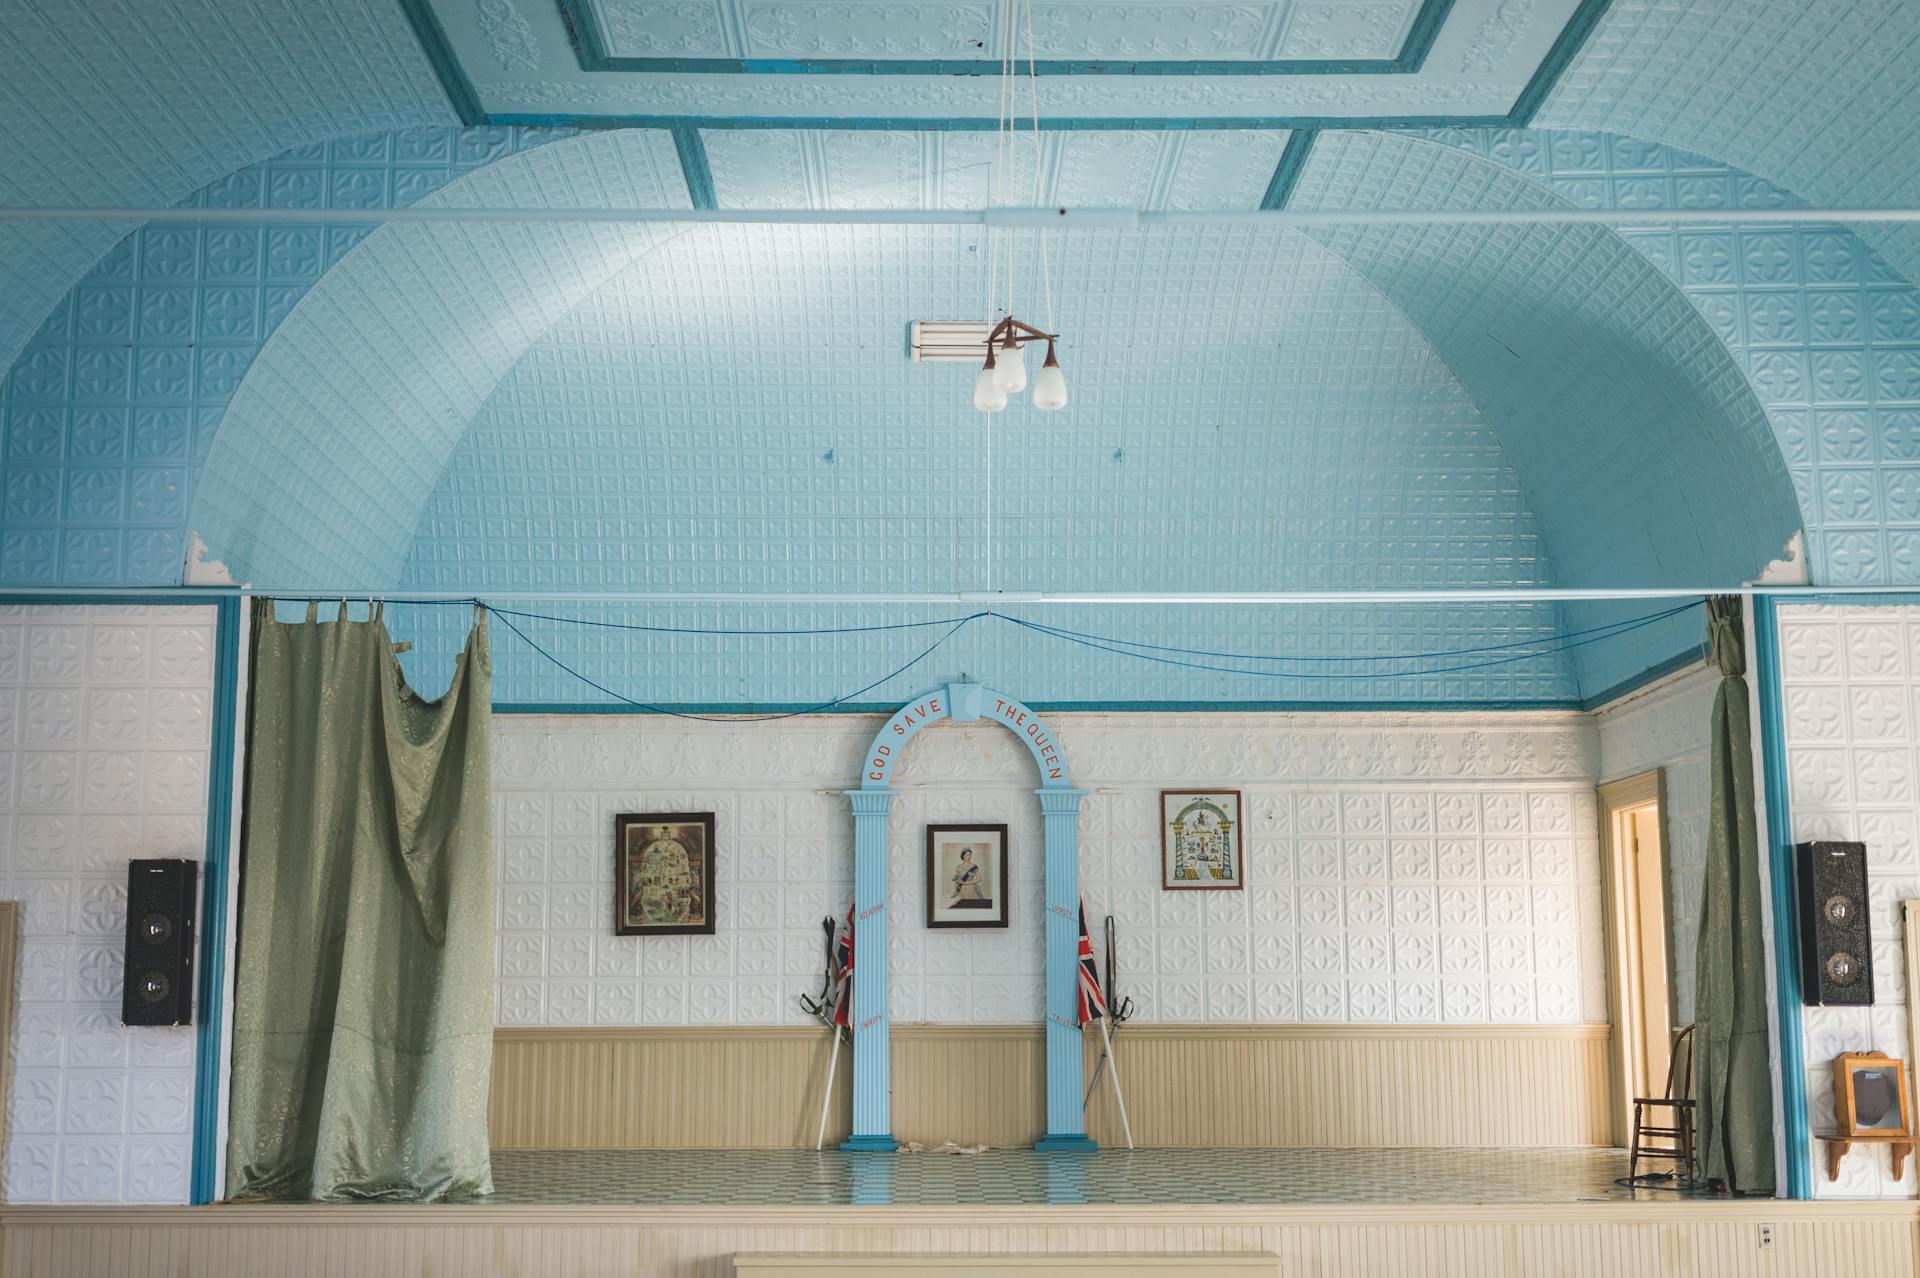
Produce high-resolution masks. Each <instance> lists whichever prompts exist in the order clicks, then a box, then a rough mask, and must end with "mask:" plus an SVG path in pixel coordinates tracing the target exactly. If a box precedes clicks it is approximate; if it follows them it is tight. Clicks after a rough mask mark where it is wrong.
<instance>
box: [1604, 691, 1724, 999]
mask: <svg viewBox="0 0 1920 1278" xmlns="http://www.w3.org/2000/svg"><path fill="white" fill-rule="evenodd" d="M1719 687H1720V674H1719V672H1718V671H1717V670H1710V669H1708V668H1707V667H1706V666H1704V665H1703V666H1697V667H1694V668H1692V669H1689V670H1687V671H1686V672H1685V673H1682V674H1677V675H1674V676H1672V677H1671V678H1668V679H1663V680H1661V681H1660V682H1658V683H1656V684H1653V685H1652V686H1650V687H1648V688H1645V689H1642V690H1641V691H1639V692H1635V693H1632V694H1630V695H1628V696H1625V697H1622V698H1621V699H1620V700H1618V701H1615V702H1612V703H1610V704H1608V705H1606V706H1602V707H1601V708H1600V709H1598V710H1596V711H1595V712H1594V715H1593V721H1594V723H1595V725H1596V726H1597V727H1598V728H1599V729H1600V780H1601V781H1603V782H1606V781H1619V780H1621V779H1623V778H1625V777H1631V776H1638V775H1639V774H1640V773H1642V772H1647V771H1650V770H1651V769H1654V768H1660V769H1662V770H1663V771H1664V773H1665V779H1666V795H1665V803H1664V805H1663V809H1662V812H1661V815H1662V817H1663V818H1664V820H1665V822H1666V836H1667V841H1666V846H1665V847H1664V848H1663V849H1662V851H1663V853H1664V854H1665V857H1666V864H1667V962H1668V967H1669V970H1670V971H1671V972H1672V974H1673V992H1674V1005H1673V1022H1674V1024H1676V1025H1685V1024H1687V1023H1688V1022H1690V1021H1692V1020H1693V981H1694V973H1695V971H1696V970H1697V968H1698V959H1699V943H1700V894H1701V890H1702V887H1703V886H1704V883H1705V876H1706V858H1707V802H1708V800H1709V799H1710V798H1711V797H1712V796H1711V785H1712V779H1713V778H1712V776H1711V775H1710V773H1709V772H1708V770H1707V769H1708V762H1709V759H1710V757H1711V754H1712V745H1713V740H1712V729H1713V698H1714V694H1715V692H1717V691H1718V690H1719Z"/></svg>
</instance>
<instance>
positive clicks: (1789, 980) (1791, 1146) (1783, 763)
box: [1753, 596, 1813, 1199]
mask: <svg viewBox="0 0 1920 1278" xmlns="http://www.w3.org/2000/svg"><path fill="white" fill-rule="evenodd" d="M1753 646H1754V676H1755V678H1756V679H1757V680H1758V682H1759V701H1760V760H1761V775H1762V777H1763V778H1764V782H1765V800H1766V805H1767V852H1768V857H1767V868H1768V882H1769V886H1770V887H1771V889H1772V896H1773V991H1774V1019H1775V1021H1776V1022H1777V1027H1778V1029H1779V1033H1780V1057H1779V1067H1780V1127H1781V1132H1782V1133H1783V1136H1784V1143H1783V1149H1784V1153H1785V1158H1786V1163H1787V1165H1786V1167H1784V1168H1783V1169H1781V1170H1782V1171H1783V1172H1784V1176H1783V1177H1782V1179H1783V1181H1784V1184H1785V1187H1786V1197H1788V1198H1798V1199H1805V1198H1811V1197H1813V1174H1812V1165H1811V1163H1810V1161H1809V1158H1810V1150H1809V1148H1808V1147H1809V1144H1810V1142H1809V1139H1808V1135H1807V1068H1806V1040H1805V1037H1804V1032H1803V1030H1802V1028H1801V1020H1800V1000H1801V992H1800V920H1799V914H1798V910H1797V906H1796V902H1795V897H1796V895H1797V892H1796V887H1795V883H1794V867H1793V814H1792V811H1791V809H1790V807H1789V803H1788V797H1787V794H1788V792H1787V747H1786V731H1785V728H1784V725H1783V721H1782V714H1781V689H1780V620H1779V608H1778V604H1777V603H1776V602H1775V601H1774V600H1773V599H1772V598H1770V597H1765V596H1762V597H1759V598H1756V599H1754V601H1753Z"/></svg>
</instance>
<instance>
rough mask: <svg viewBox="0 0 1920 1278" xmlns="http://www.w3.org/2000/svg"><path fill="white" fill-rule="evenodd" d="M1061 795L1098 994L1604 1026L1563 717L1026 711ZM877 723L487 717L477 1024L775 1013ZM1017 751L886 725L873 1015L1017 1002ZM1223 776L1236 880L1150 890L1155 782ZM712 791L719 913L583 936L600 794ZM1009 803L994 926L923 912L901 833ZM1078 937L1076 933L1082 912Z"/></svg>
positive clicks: (812, 930) (844, 836)
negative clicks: (493, 970) (1113, 968)
mask: <svg viewBox="0 0 1920 1278" xmlns="http://www.w3.org/2000/svg"><path fill="white" fill-rule="evenodd" d="M1048 721H1049V723H1050V724H1051V725H1052V726H1053V728H1054V729H1055V732H1056V735H1057V737H1058V739H1059V741H1060V742H1061V746H1062V749H1063V752H1064V754H1065V757H1066V761H1067V765H1068V767H1069V769H1070V770H1071V773H1072V777H1073V780H1074V782H1075V784H1076V785H1079V786H1080V787H1082V788H1084V789H1085V790H1087V791H1088V794H1087V798H1086V800H1085V803H1084V806H1083V809H1082V814H1081V820H1080V848H1081V851H1080V858H1081V876H1082V884H1083V889H1084V892H1085V896H1086V902H1087V913H1088V918H1089V923H1090V926H1091V927H1092V929H1093V930H1094V931H1095V932H1096V934H1097V933H1098V931H1099V927H1100V920H1101V919H1102V918H1103V917H1104V916H1105V915H1106V914H1107V913H1109V912H1111V913H1113V914H1114V915H1116V916H1117V918H1118V920H1119V928H1120V944H1119V960H1120V971H1121V975H1120V983H1121V987H1122V993H1123V994H1125V995H1128V996H1130V997H1132V998H1133V1000H1134V1004H1135V1014H1136V1015H1137V1016H1139V1017H1140V1018H1142V1019H1143V1020H1147V1021H1159V1022H1173V1023H1240V1022H1251V1021H1264V1022H1294V1021H1317V1022H1328V1023H1341V1022H1405V1023H1437V1022H1447V1023H1461V1024H1478V1023H1489V1022H1497V1023H1509V1024H1540V1023H1553V1024H1560V1023H1581V1022H1597V1021H1604V1020H1605V1019H1606V988H1605V975H1604V970H1603V956H1602V948H1601V935H1600V885H1599V866H1598V859H1599V858H1598V845H1597V837H1596V832H1595V824H1594V797H1593V784H1594V778H1595V776H1596V767H1597V763H1598V757H1597V749H1596V736H1595V733H1594V730H1593V728H1592V726H1591V724H1590V722H1589V721H1588V720H1587V718H1586V717H1585V716H1583V715H1578V714H1570V713H1568V714H1546V713H1540V714H1481V715H1460V714H1422V715H1365V714H1319V715H1280V714H1266V715H1242V714H1151V715H1149V714H1093V713H1075V714H1058V715H1049V716H1048ZM881 722H882V720H881V719H879V718H877V717H869V716H816V717H811V718H802V719H794V720H788V721H784V722H781V723H778V724H771V725H769V724H747V723H733V724H729V723H714V724H695V723H685V722H679V721H669V720H665V719H661V718H655V717H646V716H581V715H560V716H519V715H515V716H498V717H496V719H495V720H494V734H495V735H494V775H495V786H496V792H495V802H496V803H497V804H498V805H499V810H498V821H497V824H496V831H497V838H498V840H499V854H500V862H499V893H500V913H499V919H500V927H501V931H500V935H499V963H500V998H499V1013H498V1014H499V1020H500V1023H501V1024H503V1025H574V1026H579V1025H601V1026H619V1025H690V1024H691V1025H699V1024H710V1025H730V1024H739V1025H762V1024H767V1023H780V1022H787V1023H793V1022H799V1021H802V1020H804V1019H805V1018H804V1014H803V1013H802V1012H801V1010H800V1008H799V1006H798V1002H797V1000H796V997H795V996H796V995H798V994H799V993H801V992H802V991H806V992H809V993H811V992H813V991H814V990H815V989H816V988H817V987H818V984H819V974H820V967H821V961H822V948H823V947H822V935H821V929H820V920H821V918H822V917H823V916H826V915H833V916H835V917H836V918H839V917H843V916H844V915H845V913H846V909H847V904H848V900H849V898H850V895H851V890H852V870H853V867H852V823H851V819H850V817H849V815H848V806H847V800H846V799H845V798H844V797H843V796H842V795H841V793H840V791H842V790H843V789H845V788H847V787H848V786H850V785H853V784H854V783H855V782H856V780H857V778H858V776H859V761H860V757H861V752H862V751H863V750H864V749H865V748H866V746H867V744H868V742H869V741H870V740H871V737H872V734H873V732H874V731H875V730H876V729H877V728H878V727H879V726H880V724H881ZM1034 785H1035V779H1034V776H1033V764H1032V761H1031V759H1030V758H1029V756H1028V755H1027V753H1026V751H1025V750H1024V749H1023V748H1022V747H1021V746H1020V745H1019V743H1018V742H1017V741H1016V739H1015V738H1014V737H1013V736H1012V735H1011V734H1010V733H1008V732H1006V731H1005V730H1004V729H1002V728H999V727H997V726H995V725H993V724H991V723H984V722H983V723H979V724H973V725H957V724H941V725H937V726H935V727H933V728H930V729H928V730H927V731H926V732H924V733H922V734H921V735H920V736H919V737H917V738H916V739H915V740H914V742H913V744H912V745H911V746H910V747H909V749H908V751H907V753H906V755H905V758H904V764H903V767H902V770H901V772H900V774H899V776H898V777H897V778H896V786H897V788H898V790H899V797H898V798H897V799H896V800H895V802H894V807H893V819H892V824H891V830H890V837H891V844H892V854H891V864H890V866H889V883H890V892H889V902H890V907H891V910H892V917H893V921H894V927H893V931H892V934H891V953H890V954H889V956H888V959H889V964H890V967H891V970H892V988H891V992H892V1006H893V1015H894V1018H895V1020H897V1021H932V1022H954V1023H972V1024H1006V1023H1022V1022H1025V1023H1035V1022H1038V1021H1040V1020H1041V1018H1042V1001H1041V934H1042V927H1041V919H1040V909H1041V905H1040V877H1041V876H1040V871H1041V863H1040V819H1039V805H1038V803H1037V801H1036V800H1035V799H1034V797H1033V788H1034ZM1201 786H1223V787H1235V788H1238V789H1240V790H1241V791H1242V792H1243V814H1244V819H1245V821H1246V843H1245V847H1246V853H1247V864H1248V871H1247V878H1248V882H1247V887H1246V889H1245V890H1244V891H1240V892H1164V891H1162V890H1161V889H1160V886H1159V883H1160V878H1159V850H1158V847H1159V845H1158V834H1157V827H1156V822H1155V810H1156V806H1157V798H1158V794H1157V792H1158V791H1159V790H1160V789H1161V788H1163V787H1166V788H1183V787H1201ZM661 810H665V811H681V810H702V811H704V810H711V811H713V812H715V813H716V814H717V821H718V842H719V868H718V885H717V892H718V911H719V928H718V933H717V934H716V935H715V936H712V937H691V938H689V937H656V938H645V939H641V938H636V937H616V936H614V935H612V923H611V920H612V914H613V905H612V899H611V879H612V861H613V852H612V834H611V831H612V828H613V817H614V814H616V813H619V812H643V811H661ZM961 821H995V822H1000V821H1004V822H1006V823H1007V824H1008V826H1009V827H1010V841H1011V848H1012V851H1011V855H1012V877H1013V879H1014V881H1015V885H1016V886H1015V890H1014V893H1013V895H1012V898H1011V905H1012V919H1011V925H1010V926H1009V928H1008V929H1006V930H1005V931H997V930H995V931H966V932H929V931H928V930H927V929H926V928H925V927H924V925H923V920H924V918H925V908H926V907H925V898H924V887H923V883H924V878H925V870H924V860H925V852H924V848H925V842H924V840H925V834H924V827H925V825H926V824H927V823H929V822H961ZM1096 946H1097V947H1099V948H1101V949H1102V950H1103V953H1104V947H1103V946H1101V945H1100V941H1099V937H1098V936H1097V935H1096Z"/></svg>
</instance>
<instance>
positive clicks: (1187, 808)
mask: <svg viewBox="0 0 1920 1278" xmlns="http://www.w3.org/2000/svg"><path fill="white" fill-rule="evenodd" d="M1246 868H1247V867H1246V861H1245V859H1244V857H1243V856H1242V854H1241V851H1240V792H1239V791H1238V790H1162V791H1161V792H1160V886H1161V887H1162V888H1164V889H1166V890H1167V891H1170V892H1183V891H1187V892H1190V891H1196V890H1198V891H1214V892H1221V891H1237V890H1238V889H1240V888H1243V887H1245V886H1246V885H1247V874H1246Z"/></svg>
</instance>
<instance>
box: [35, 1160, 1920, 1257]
mask: <svg viewBox="0 0 1920 1278" xmlns="http://www.w3.org/2000/svg"><path fill="white" fill-rule="evenodd" d="M496 1157H497V1162H496V1167H495V1188H496V1192H495V1193H494V1195H493V1196H492V1197H491V1198H488V1199H481V1200H474V1201H470V1202H463V1203H448V1204H437V1205H431V1206H416V1205H406V1204H308V1203H266V1204H228V1205H217V1206H211V1207H198V1208H187V1207H174V1208H167V1207H92V1208H90V1207H15V1208H6V1209H0V1272H4V1273H5V1274H6V1275H7V1278H26V1276H28V1275H45V1276H46V1278H93V1276H95V1275H97V1276H99V1278H107V1276H108V1275H112V1276H113V1278H120V1276H121V1275H125V1274H130V1273H139V1272H158V1273H169V1274H173V1273H180V1274H192V1275H194V1278H226V1276H228V1275H234V1276H238V1275H254V1274H262V1273H273V1274H276V1275H286V1276H288V1278H373V1276H375V1275H383V1274H407V1275H410V1276H412V1278H439V1276H441V1275H445V1276H446V1278H453V1276H455V1275H460V1276H462V1278H464V1276H466V1275H480V1274H513V1275H548V1274H553V1275H574V1276H577V1278H601V1276H603V1275H604V1276H606V1278H613V1276H614V1275H619V1276H620V1278H634V1276H636V1275H647V1276H652V1275H663V1276H666V1278H696V1276H697V1278H730V1276H731V1275H732V1274H733V1273H734V1271H735V1270H734V1266H735V1257H736V1256H741V1255H757V1254H767V1253H780V1254H812V1255H819V1254H840V1253H848V1254H858V1255H860V1256H863V1257H869V1258H878V1257H897V1258H898V1259H897V1261H896V1262H890V1263H889V1264H888V1265H887V1266H886V1271H887V1272H897V1273H900V1274H903V1275H913V1274H916V1273H920V1272H922V1271H921V1269H920V1268H919V1266H920V1265H921V1264H922V1263H923V1259H924V1258H925V1257H926V1256H929V1255H946V1256H948V1257H950V1259H948V1260H947V1261H944V1262H942V1263H943V1264H944V1265H946V1266H947V1267H946V1268H944V1269H942V1270H940V1272H941V1273H943V1274H946V1273H955V1272H962V1271H965V1272H973V1271H972V1270H969V1269H968V1266H969V1265H970V1264H975V1263H978V1264H982V1265H984V1267H983V1268H981V1269H979V1270H978V1272H981V1273H987V1272H1009V1271H1013V1270H1016V1269H1017V1268H1018V1266H1017V1265H1015V1264H1014V1263H1013V1262H1011V1261H1007V1260H1006V1259H1005V1258H1006V1257H1009V1256H1022V1257H1041V1258H1045V1259H1047V1260H1049V1262H1050V1263H1054V1264H1057V1263H1059V1262H1060V1261H1061V1260H1062V1259H1063V1258H1066V1257H1070V1256H1075V1255H1083V1256H1084V1255H1090V1254H1094V1253H1103V1254H1109V1255H1111V1254H1118V1253H1125V1254H1128V1255H1133V1256H1155V1257H1164V1258H1166V1260H1165V1267H1164V1268H1162V1269H1159V1270H1153V1271H1151V1272H1164V1273H1178V1272H1183V1271H1182V1270H1181V1268H1180V1266H1181V1265H1183V1264H1185V1263H1188V1262H1190V1261H1192V1260H1194V1259H1200V1258H1206V1257H1210V1256H1211V1257H1221V1256H1226V1255H1230V1254H1236V1253H1238V1254H1244V1253H1248V1252H1255V1253H1267V1254H1270V1255H1271V1256H1272V1257H1273V1258H1274V1259H1273V1262H1272V1266H1271V1267H1270V1268H1269V1269H1267V1270H1265V1272H1269V1273H1272V1274H1278V1275H1286V1276H1287V1278H1294V1276H1295V1275H1313V1276H1314V1278H1388V1276H1396V1275H1414V1274H1417V1275H1422V1276H1423V1278H1426V1276H1446V1278H1482V1275H1488V1274H1502V1275H1515V1276H1516V1278H1519V1276H1524V1278H1533V1276H1534V1275H1554V1276H1556V1278H1645V1276H1647V1275H1700V1276H1702V1278H1748V1276H1749V1275H1773V1276H1777V1278H1786V1276H1789V1275H1792V1276H1798V1275H1806V1276H1807V1278H1814V1276H1815V1275H1827V1274H1837V1273H1845V1274H1848V1275H1850V1276H1853V1278H1895V1276H1896V1275H1898V1276H1902V1278H1910V1276H1911V1275H1912V1274H1914V1273H1915V1272H1916V1265H1917V1264H1920V1204H1916V1203H1913V1202H1909V1201H1887V1202H1879V1201H1867V1202H1846V1201H1826V1202H1805V1203H1788V1202H1779V1201H1773V1200H1726V1199H1718V1198H1702V1197H1694V1196H1686V1195H1678V1194H1674V1193H1670V1192H1659V1191H1645V1190H1641V1191H1631V1190H1626V1189H1623V1188H1620V1187H1619V1186H1617V1185H1615V1184H1614V1183H1613V1178H1614V1177H1615V1176H1617V1175H1620V1174H1623V1173H1624V1170H1625V1156H1624V1154H1622V1153H1621V1152H1620V1151H1617V1150H1601V1149H1585V1148H1582V1149H1516V1150H1473V1151H1450V1150H1431V1149H1428V1150H1392V1149H1386V1150H1378V1149H1376V1150H1332V1149H1273V1150H1246V1149H1235V1150H1194V1149H1186V1150H1164V1149H1162V1150H1141V1151H1137V1152H1134V1153H1128V1152H1126V1151H1124V1150H1119V1151H1115V1150H1102V1151H1100V1152H1099V1153H1096V1154H1091V1155H1085V1154H1068V1155H1059V1154H1054V1155H1042V1154H1036V1153H1035V1152H1033V1151H1031V1150H1025V1149H1008V1150H999V1151H989V1152H987V1153H985V1154H977V1155H951V1154H938V1153H920V1154H909V1153H902V1154H895V1155H875V1154H860V1155H850V1154H843V1153H840V1152H839V1151H830V1152H827V1153H822V1154H815V1153H813V1152H812V1151H800V1150H768V1151H760V1150H755V1151H712V1150H701V1151H644V1150H643V1151H609V1150H594V1151H519V1152H514V1151H501V1152H500V1153H499V1154H498V1155H497V1156H496ZM955 1254H961V1258H960V1259H959V1260H954V1259H951V1257H952V1256H954V1255H955ZM969 1257H970V1258H971V1259H969ZM916 1258H921V1259H916ZM989 1258H992V1259H991V1260H989ZM800 1263H811V1264H814V1265H815V1266H816V1267H817V1266H818V1264H819V1263H821V1262H819V1261H817V1260H816V1261H813V1262H800ZM847 1263H848V1264H849V1265H850V1264H851V1262H847ZM955 1265H958V1266H959V1269H957V1270H956V1269H955V1268H953V1266H955ZM831 1268H832V1266H831V1265H829V1266H828V1269H831Z"/></svg>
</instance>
